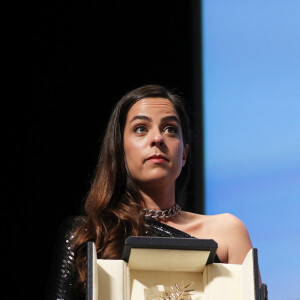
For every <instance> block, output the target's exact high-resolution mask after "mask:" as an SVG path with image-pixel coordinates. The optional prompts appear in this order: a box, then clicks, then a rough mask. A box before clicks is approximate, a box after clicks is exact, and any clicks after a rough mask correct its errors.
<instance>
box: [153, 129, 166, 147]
mask: <svg viewBox="0 0 300 300" xmlns="http://www.w3.org/2000/svg"><path fill="white" fill-rule="evenodd" d="M164 143H165V142H164V137H163V135H162V134H161V132H159V131H157V132H154V134H153V136H152V137H151V146H152V147H153V146H159V147H161V146H163V145H164Z"/></svg>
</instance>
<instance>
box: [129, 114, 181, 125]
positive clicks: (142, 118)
mask: <svg viewBox="0 0 300 300" xmlns="http://www.w3.org/2000/svg"><path fill="white" fill-rule="evenodd" d="M135 120H143V121H148V122H151V121H152V119H151V118H150V117H147V116H144V115H137V116H134V117H133V118H132V119H131V120H130V122H129V123H132V122H133V121H135ZM169 121H175V122H176V123H178V124H180V121H179V118H178V117H177V116H175V115H171V116H165V117H163V118H161V122H169Z"/></svg>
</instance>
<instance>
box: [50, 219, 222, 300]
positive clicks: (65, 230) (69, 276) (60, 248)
mask: <svg viewBox="0 0 300 300" xmlns="http://www.w3.org/2000/svg"><path fill="white" fill-rule="evenodd" d="M85 221H86V217H84V216H77V217H69V218H67V219H66V220H65V221H64V222H63V223H62V224H61V226H60V228H59V232H58V236H57V241H56V245H55V251H54V256H53V259H52V265H51V271H50V276H49V280H48V285H47V289H46V291H45V296H44V300H81V299H80V298H78V296H77V295H76V292H75V290H74V282H75V280H76V276H77V272H76V269H75V265H74V252H73V250H72V239H73V237H74V232H75V229H76V228H77V227H78V226H79V225H80V224H82V223H83V222H85ZM145 221H146V223H147V225H148V231H149V235H151V236H159V237H177V238H178V237H179V238H194V237H192V236H191V235H189V234H187V233H185V232H182V231H180V230H178V229H175V228H173V227H171V226H168V225H165V224H163V223H160V222H158V221H156V220H154V219H148V218H147V219H146V220H145ZM215 262H220V261H219V258H218V257H217V256H216V257H215Z"/></svg>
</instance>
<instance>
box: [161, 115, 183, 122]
mask: <svg viewBox="0 0 300 300" xmlns="http://www.w3.org/2000/svg"><path fill="white" fill-rule="evenodd" d="M161 121H162V122H169V121H175V122H177V123H178V124H180V121H179V118H178V117H177V116H175V115H172V116H166V117H163V118H161Z"/></svg>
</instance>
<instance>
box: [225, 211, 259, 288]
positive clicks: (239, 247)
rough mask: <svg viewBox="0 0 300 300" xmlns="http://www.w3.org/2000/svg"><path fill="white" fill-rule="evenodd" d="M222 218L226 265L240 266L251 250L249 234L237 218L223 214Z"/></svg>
mask: <svg viewBox="0 0 300 300" xmlns="http://www.w3.org/2000/svg"><path fill="white" fill-rule="evenodd" d="M224 218H226V220H224V221H225V224H226V231H227V236H228V239H227V249H228V263H229V264H242V263H243V261H244V259H245V257H246V255H247V254H248V252H249V250H250V249H252V248H253V246H252V242H251V239H250V236H249V232H248V230H247V228H246V226H245V224H244V223H243V222H242V221H241V220H240V219H239V218H237V217H235V216H233V215H231V214H224ZM261 284H262V281H261V276H260V272H259V285H260V286H261Z"/></svg>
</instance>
